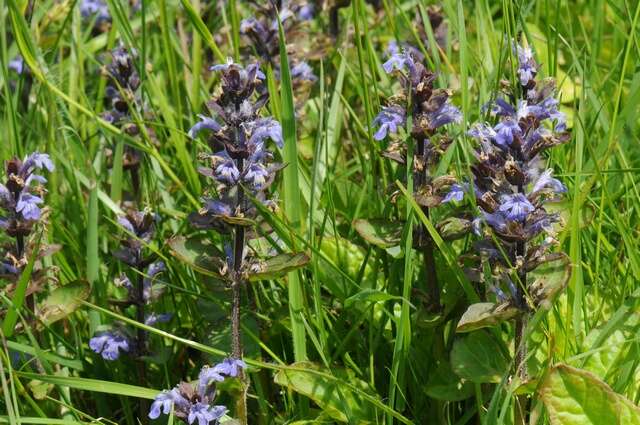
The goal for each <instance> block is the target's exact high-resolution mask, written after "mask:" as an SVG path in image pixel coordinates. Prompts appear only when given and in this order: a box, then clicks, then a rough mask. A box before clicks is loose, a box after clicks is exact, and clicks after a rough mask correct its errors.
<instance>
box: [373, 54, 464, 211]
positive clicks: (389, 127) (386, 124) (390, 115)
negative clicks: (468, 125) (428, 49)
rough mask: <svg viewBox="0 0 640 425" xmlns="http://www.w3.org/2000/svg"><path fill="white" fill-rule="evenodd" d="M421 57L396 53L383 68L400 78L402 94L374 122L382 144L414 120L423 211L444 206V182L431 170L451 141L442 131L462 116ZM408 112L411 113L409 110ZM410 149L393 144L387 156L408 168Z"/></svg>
mask: <svg viewBox="0 0 640 425" xmlns="http://www.w3.org/2000/svg"><path fill="white" fill-rule="evenodd" d="M422 58H423V57H422V55H418V54H417V53H416V52H414V51H413V50H403V51H401V52H396V53H395V54H393V55H392V56H391V58H389V60H388V61H387V62H385V63H384V64H383V68H384V70H385V71H386V72H387V73H395V74H396V75H398V78H399V79H400V82H401V84H402V86H403V89H404V90H403V93H402V94H400V95H397V96H394V97H392V98H391V99H390V103H389V104H388V105H387V106H385V107H383V108H382V111H380V113H379V114H378V115H377V116H376V117H375V119H374V120H373V125H374V126H377V128H378V129H377V131H376V132H375V134H374V136H373V137H374V139H375V140H378V141H381V140H383V139H385V138H386V137H387V136H388V135H391V134H396V133H398V131H399V129H400V128H403V127H404V126H405V124H406V121H407V116H411V118H412V128H411V137H412V138H413V140H414V141H415V142H416V151H415V157H414V161H413V166H414V174H415V179H414V180H415V187H416V193H415V197H416V200H417V202H418V203H419V204H420V205H422V206H424V207H433V206H436V205H438V204H440V203H441V202H442V197H441V196H440V195H439V192H440V191H441V190H442V189H443V181H442V179H434V178H432V176H431V174H430V168H431V167H433V166H434V165H436V164H437V163H438V161H439V158H440V156H441V154H442V153H443V152H444V150H446V148H447V147H448V146H449V144H450V143H451V140H450V139H449V138H448V137H446V135H444V134H442V133H440V134H439V133H438V132H439V129H441V128H442V127H443V126H445V125H447V124H451V123H457V122H459V121H460V120H461V118H462V114H461V113H460V111H459V110H458V108H456V107H455V106H453V105H452V104H451V101H450V97H451V93H450V92H449V91H448V90H445V89H437V88H435V87H434V81H435V79H436V75H435V74H434V73H433V72H431V71H429V70H428V69H427V68H426V67H425V66H424V65H423V64H422V63H421V59H422ZM407 108H409V110H407ZM406 150H407V147H406V145H405V143H404V142H398V141H396V142H392V143H391V144H390V146H389V147H388V148H387V150H386V151H385V152H384V155H385V156H386V157H388V158H390V159H392V160H394V161H396V162H398V163H400V164H406V162H407V161H406Z"/></svg>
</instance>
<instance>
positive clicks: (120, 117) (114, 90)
mask: <svg viewBox="0 0 640 425" xmlns="http://www.w3.org/2000/svg"><path fill="white" fill-rule="evenodd" d="M136 57H137V52H136V51H135V49H132V50H128V49H127V48H126V47H124V46H120V47H116V48H115V49H113V50H112V51H111V63H109V65H107V66H106V67H105V69H104V73H105V75H106V76H107V78H108V80H109V81H108V84H107V89H106V93H105V95H106V102H107V106H108V107H109V108H110V109H109V110H108V111H107V112H105V113H104V114H103V118H104V119H105V120H106V121H108V122H110V123H112V124H114V125H118V126H119V127H121V128H122V129H123V130H125V131H126V132H127V133H128V134H130V135H132V136H133V135H136V134H138V131H139V129H138V127H137V126H136V125H135V124H134V123H132V122H131V121H132V118H131V107H135V106H136V105H137V104H139V103H140V99H139V98H138V94H137V91H138V88H139V87H140V76H139V75H138V71H137V70H136V65H135V60H136Z"/></svg>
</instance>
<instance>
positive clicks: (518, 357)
mask: <svg viewBox="0 0 640 425" xmlns="http://www.w3.org/2000/svg"><path fill="white" fill-rule="evenodd" d="M518 192H520V193H524V187H523V186H519V187H518ZM516 255H517V256H518V257H520V258H521V259H522V261H523V264H522V265H521V268H520V270H519V272H518V280H519V282H518V285H516V294H515V298H516V304H517V306H518V308H520V309H521V314H520V315H518V316H517V317H516V323H515V338H514V350H515V364H514V367H515V374H516V375H517V376H518V377H519V378H520V381H521V383H524V382H525V381H526V380H527V379H528V373H527V340H526V336H525V330H526V328H527V322H528V313H527V300H526V298H525V295H526V288H527V272H526V269H525V267H526V265H525V264H524V262H525V257H526V256H527V243H526V241H520V242H518V243H517V244H516ZM527 404H528V403H527V396H526V395H519V396H516V404H515V418H514V419H515V421H514V423H515V425H526V423H527Z"/></svg>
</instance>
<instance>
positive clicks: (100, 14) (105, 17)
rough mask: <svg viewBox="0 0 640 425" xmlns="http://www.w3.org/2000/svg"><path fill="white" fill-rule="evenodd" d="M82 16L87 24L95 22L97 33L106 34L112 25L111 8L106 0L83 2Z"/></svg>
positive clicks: (94, 28)
mask: <svg viewBox="0 0 640 425" xmlns="http://www.w3.org/2000/svg"><path fill="white" fill-rule="evenodd" d="M80 15H81V16H82V18H83V19H84V21H85V22H93V30H94V31H96V32H105V31H107V30H108V29H109V26H110V25H111V14H110V13H109V6H107V2H106V1H104V0H82V1H81V2H80Z"/></svg>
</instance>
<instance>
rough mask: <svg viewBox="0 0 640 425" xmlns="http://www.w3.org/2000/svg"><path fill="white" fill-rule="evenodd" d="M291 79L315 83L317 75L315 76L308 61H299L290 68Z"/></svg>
mask: <svg viewBox="0 0 640 425" xmlns="http://www.w3.org/2000/svg"><path fill="white" fill-rule="evenodd" d="M291 79H293V80H297V81H308V82H311V83H315V82H316V81H317V80H318V77H316V76H315V74H314V73H313V70H312V69H311V67H310V66H309V64H308V63H306V62H305V61H301V62H298V63H297V64H295V65H294V66H293V67H292V68H291Z"/></svg>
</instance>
